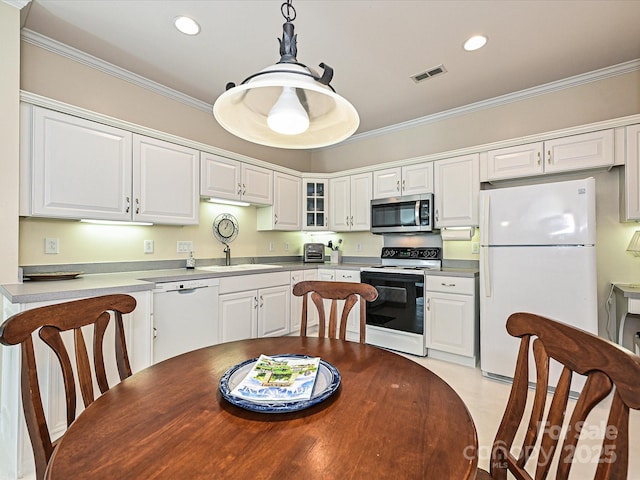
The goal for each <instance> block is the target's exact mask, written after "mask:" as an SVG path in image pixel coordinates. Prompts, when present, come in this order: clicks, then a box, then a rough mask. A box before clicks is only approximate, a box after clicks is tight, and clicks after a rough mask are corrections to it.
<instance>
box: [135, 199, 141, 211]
mask: <svg viewBox="0 0 640 480" xmlns="http://www.w3.org/2000/svg"><path fill="white" fill-rule="evenodd" d="M138 213H140V200H139V199H137V198H136V215H137V214H138Z"/></svg>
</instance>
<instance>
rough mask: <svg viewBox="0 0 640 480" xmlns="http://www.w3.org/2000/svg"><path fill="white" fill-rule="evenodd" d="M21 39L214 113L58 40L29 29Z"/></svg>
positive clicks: (207, 105)
mask: <svg viewBox="0 0 640 480" xmlns="http://www.w3.org/2000/svg"><path fill="white" fill-rule="evenodd" d="M5 1H6V0H5ZM21 37H22V40H23V41H24V42H26V43H30V44H32V45H35V46H37V47H40V48H43V49H45V50H48V51H50V52H52V53H55V54H57V55H60V56H62V57H66V58H69V59H71V60H74V61H76V62H78V63H81V64H83V65H87V66H88V67H91V68H94V69H96V70H98V71H100V72H103V73H106V74H108V75H112V76H113V77H116V78H119V79H121V80H125V81H127V82H129V83H132V84H134V85H137V86H139V87H142V88H145V89H147V90H150V91H152V92H154V93H158V94H160V95H163V96H165V97H168V98H170V99H172V100H176V101H178V102H180V103H184V104H185V105H188V106H190V107H193V108H196V109H198V110H202V111H205V112H209V113H211V112H212V109H213V105H212V104H210V103H207V102H203V101H202V100H198V99H197V98H193V97H191V96H189V95H186V94H184V93H182V92H179V91H177V90H174V89H173V88H170V87H166V86H164V85H162V84H160V83H157V82H154V81H153V80H149V79H148V78H145V77H143V76H141V75H138V74H136V73H133V72H130V71H129V70H125V69H124V68H121V67H118V66H117V65H114V64H112V63H109V62H106V61H104V60H102V59H100V58H98V57H94V56H93V55H89V54H88V53H85V52H83V51H81V50H78V49H77V48H73V47H70V46H68V45H66V44H64V43H61V42H58V41H57V40H53V39H52V38H49V37H45V36H44V35H41V34H39V33H37V32H34V31H33V30H29V29H28V28H24V29H22V34H21ZM212 115H213V113H212Z"/></svg>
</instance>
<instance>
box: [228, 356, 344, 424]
mask: <svg viewBox="0 0 640 480" xmlns="http://www.w3.org/2000/svg"><path fill="white" fill-rule="evenodd" d="M273 357H274V358H307V355H299V354H293V353H287V354H282V355H273ZM257 361H258V357H256V358H252V359H250V360H245V361H244V362H242V363H239V364H237V365H235V366H233V367H231V368H230V369H229V370H227V371H226V372H225V373H224V375H222V378H221V379H220V384H219V389H220V393H221V394H222V396H223V398H224V399H225V400H227V401H228V402H229V403H231V404H233V405H235V406H237V407H240V408H244V409H245V410H251V411H253V412H261V413H287V412H295V411H298V410H303V409H305V408H309V407H312V406H313V405H316V404H318V403H320V402H323V401H325V400H326V399H327V398H329V397H330V396H331V395H333V394H334V393H335V391H336V390H338V387H339V386H340V372H338V369H337V368H336V367H334V366H333V365H331V364H330V363H329V362H327V361H325V360H323V359H320V367H319V368H318V373H317V376H316V382H315V385H314V387H313V391H312V393H311V398H310V399H309V400H298V401H292V402H286V401H269V400H265V401H260V400H247V399H244V398H239V397H236V396H234V395H231V392H232V391H233V389H234V388H235V387H236V386H237V385H238V384H239V383H240V382H241V381H242V380H243V379H244V378H245V377H246V376H247V374H248V373H249V372H250V371H251V369H252V368H253V366H254V365H255V363H256V362H257ZM263 388H264V389H265V391H266V390H268V389H269V388H270V387H263ZM265 393H266V392H265Z"/></svg>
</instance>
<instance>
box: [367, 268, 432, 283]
mask: <svg viewBox="0 0 640 480" xmlns="http://www.w3.org/2000/svg"><path fill="white" fill-rule="evenodd" d="M376 280H377V281H379V282H389V281H399V282H402V283H416V282H419V283H424V275H414V274H412V273H409V274H406V273H378V272H370V271H368V270H367V271H364V272H360V281H361V282H362V283H369V284H371V285H373V286H374V287H375V284H374V283H373V282H375V281H376Z"/></svg>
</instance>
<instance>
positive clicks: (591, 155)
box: [487, 129, 615, 181]
mask: <svg viewBox="0 0 640 480" xmlns="http://www.w3.org/2000/svg"><path fill="white" fill-rule="evenodd" d="M614 161H615V158H614V131H613V129H609V130H602V131H598V132H591V133H584V134H581V135H572V136H569V137H564V138H557V139H553V140H547V141H545V142H537V143H529V144H526V145H517V146H515V147H507V148H500V149H497V150H490V151H489V152H487V179H488V180H489V181H491V180H505V179H510V178H520V177H528V176H532V175H542V174H547V173H560V172H570V171H574V170H587V169H590V168H599V167H607V166H612V165H613V164H614Z"/></svg>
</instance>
